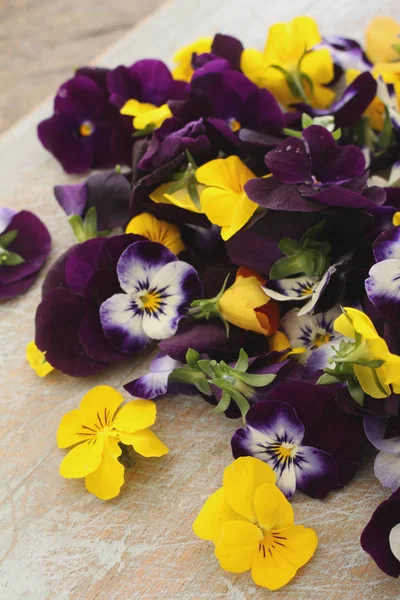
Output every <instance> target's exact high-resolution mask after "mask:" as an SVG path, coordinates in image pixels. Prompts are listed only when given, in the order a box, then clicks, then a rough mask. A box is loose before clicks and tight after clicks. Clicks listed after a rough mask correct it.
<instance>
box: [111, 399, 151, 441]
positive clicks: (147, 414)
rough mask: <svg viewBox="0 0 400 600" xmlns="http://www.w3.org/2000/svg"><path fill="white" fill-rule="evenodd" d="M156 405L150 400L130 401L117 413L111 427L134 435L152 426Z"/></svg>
mask: <svg viewBox="0 0 400 600" xmlns="http://www.w3.org/2000/svg"><path fill="white" fill-rule="evenodd" d="M156 412H157V409H156V405H155V403H154V402H152V401H151V400H131V401H130V402H127V404H125V405H124V406H123V407H122V408H120V410H119V411H118V412H117V414H116V416H115V419H114V420H113V424H112V425H113V427H114V429H117V430H118V431H124V432H126V433H134V432H135V431H140V430H141V429H145V428H146V427H150V426H151V425H154V423H155V420H156Z"/></svg>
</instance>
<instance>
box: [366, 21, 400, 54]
mask: <svg viewBox="0 0 400 600" xmlns="http://www.w3.org/2000/svg"><path fill="white" fill-rule="evenodd" d="M399 44H400V23H398V22H397V21H395V20H394V19H392V18H391V17H376V18H375V19H373V20H372V21H371V23H370V24H369V25H368V27H367V29H366V31H365V50H366V53H367V55H368V58H369V59H370V60H371V62H373V63H385V62H392V61H394V60H400V46H399Z"/></svg>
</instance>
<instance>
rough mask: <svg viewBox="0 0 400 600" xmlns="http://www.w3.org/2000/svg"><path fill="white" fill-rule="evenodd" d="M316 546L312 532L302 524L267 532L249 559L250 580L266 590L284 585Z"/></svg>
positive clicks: (311, 554)
mask: <svg viewBox="0 0 400 600" xmlns="http://www.w3.org/2000/svg"><path fill="white" fill-rule="evenodd" d="M317 545H318V538H317V535H316V533H315V531H313V530H312V529H309V528H307V527H303V526H302V525H292V526H291V527H288V528H287V529H283V530H280V531H276V532H273V533H272V534H267V535H266V536H265V538H264V540H263V541H262V542H261V545H260V549H259V550H257V552H256V553H255V555H254V558H253V563H252V570H251V574H252V577H253V579H254V582H255V583H256V584H257V585H261V586H263V587H266V588H268V589H270V590H277V589H278V588H280V587H282V586H284V585H286V584H287V583H288V582H289V581H290V580H291V579H292V578H293V577H294V575H295V574H296V572H297V570H298V569H299V568H300V567H301V566H303V565H304V564H306V563H307V562H308V561H309V560H310V558H311V557H312V556H313V554H314V552H315V550H316V548H317Z"/></svg>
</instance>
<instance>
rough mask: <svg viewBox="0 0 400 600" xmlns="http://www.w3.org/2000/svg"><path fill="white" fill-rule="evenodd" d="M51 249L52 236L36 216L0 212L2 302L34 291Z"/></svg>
mask: <svg viewBox="0 0 400 600" xmlns="http://www.w3.org/2000/svg"><path fill="white" fill-rule="evenodd" d="M50 248H51V237H50V234H49V232H48V230H47V227H46V226H45V225H44V223H42V221H41V220H40V219H38V217H37V216H36V215H34V214H33V213H31V212H29V211H27V210H21V211H20V212H16V211H14V210H11V209H10V208H0V300H5V299H6V298H14V296H19V294H23V293H24V292H26V291H27V290H28V289H29V288H30V287H31V285H32V284H33V283H34V282H35V280H36V278H37V276H38V273H39V271H40V269H41V268H42V266H43V264H44V262H45V260H46V259H47V257H48V255H49V253H50Z"/></svg>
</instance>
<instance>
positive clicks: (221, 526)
mask: <svg viewBox="0 0 400 600" xmlns="http://www.w3.org/2000/svg"><path fill="white" fill-rule="evenodd" d="M193 530H194V532H195V534H196V535H197V536H198V537H199V538H201V539H203V540H211V541H212V542H213V543H214V545H215V556H216V557H217V559H218V560H219V563H220V565H221V567H222V568H223V569H225V571H230V572H231V573H244V572H245V571H249V570H251V575H252V577H253V580H254V582H255V583H256V584H257V585H261V586H263V587H266V588H268V589H270V590H276V589H278V588H280V587H282V586H284V585H286V584H287V583H288V582H289V581H290V580H291V579H292V578H293V577H294V576H295V574H296V572H297V570H298V569H299V568H300V567H302V566H303V565H305V564H306V563H307V562H308V561H309V560H310V558H311V557H312V556H313V554H314V552H315V550H316V548H317V544H318V538H317V535H316V533H315V531H313V530H312V529H309V528H308V527H303V525H295V524H294V515H293V508H292V507H291V505H290V503H289V502H288V501H287V500H286V498H285V496H284V495H283V493H282V492H281V491H280V490H279V489H278V488H277V487H276V485H275V473H274V471H273V470H272V469H271V467H270V466H269V465H267V464H266V463H264V462H263V461H261V460H260V459H258V458H253V457H251V456H246V457H242V458H238V459H237V460H235V461H234V462H233V463H232V464H231V465H229V466H228V467H227V468H226V469H225V471H224V478H223V486H222V488H220V489H219V490H217V491H216V492H215V493H214V494H212V495H211V496H210V497H209V498H208V500H207V501H206V503H205V504H204V506H203V508H202V509H201V511H200V513H199V515H198V517H197V519H196V520H195V522H194V523H193Z"/></svg>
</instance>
